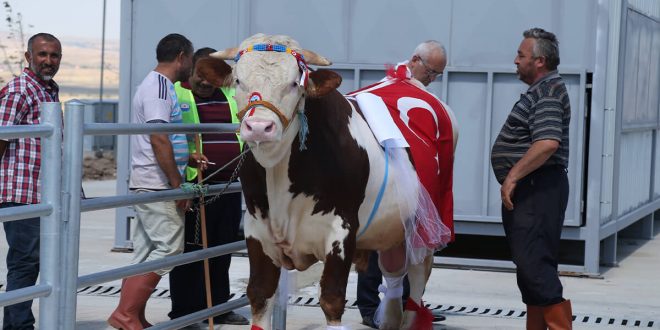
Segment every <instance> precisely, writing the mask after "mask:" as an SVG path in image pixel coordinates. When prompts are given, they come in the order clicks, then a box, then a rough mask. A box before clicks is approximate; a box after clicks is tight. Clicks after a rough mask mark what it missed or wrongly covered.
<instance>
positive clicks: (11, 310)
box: [0, 203, 40, 330]
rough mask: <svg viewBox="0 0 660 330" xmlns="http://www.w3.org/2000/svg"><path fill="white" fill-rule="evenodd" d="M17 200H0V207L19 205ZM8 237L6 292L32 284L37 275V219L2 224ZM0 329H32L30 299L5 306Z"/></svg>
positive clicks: (38, 221)
mask: <svg viewBox="0 0 660 330" xmlns="http://www.w3.org/2000/svg"><path fill="white" fill-rule="evenodd" d="M19 205H22V204H17V203H0V208H5V207H12V206H19ZM2 224H3V226H4V229H5V236H6V237H7V244H8V245H9V250H8V251H7V288H6V291H11V290H16V289H20V288H24V287H28V286H32V285H34V284H35V283H36V282H37V277H38V276H39V227H40V219H39V218H29V219H23V220H16V221H9V222H3V223H2ZM4 309H5V311H4V319H3V324H2V328H3V329H4V330H9V329H34V315H33V314H32V300H28V301H25V302H22V303H18V304H14V305H10V306H5V308H4Z"/></svg>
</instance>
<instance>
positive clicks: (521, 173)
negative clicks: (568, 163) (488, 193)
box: [500, 139, 559, 211]
mask: <svg viewBox="0 0 660 330" xmlns="http://www.w3.org/2000/svg"><path fill="white" fill-rule="evenodd" d="M557 149H559V141H557V140H551V139H546V140H538V141H536V142H534V143H532V146H531V147H530V148H529V149H528V150H527V152H526V153H525V154H524V155H523V157H522V158H521V159H520V160H519V161H518V162H517V163H516V164H515V165H514V166H513V167H512V168H511V170H510V171H509V174H507V176H506V178H505V179H504V182H502V187H501V188H500V194H501V196H502V203H503V204H504V207H506V208H507V210H509V211H510V210H513V202H512V201H511V197H512V196H513V192H514V190H515V189H516V185H517V184H518V181H519V180H521V179H522V178H524V177H526V176H527V175H528V174H529V173H532V172H533V171H535V170H536V169H538V168H539V167H541V165H543V164H544V163H545V162H546V161H547V160H548V159H549V158H550V156H552V154H554V153H555V152H556V151H557Z"/></svg>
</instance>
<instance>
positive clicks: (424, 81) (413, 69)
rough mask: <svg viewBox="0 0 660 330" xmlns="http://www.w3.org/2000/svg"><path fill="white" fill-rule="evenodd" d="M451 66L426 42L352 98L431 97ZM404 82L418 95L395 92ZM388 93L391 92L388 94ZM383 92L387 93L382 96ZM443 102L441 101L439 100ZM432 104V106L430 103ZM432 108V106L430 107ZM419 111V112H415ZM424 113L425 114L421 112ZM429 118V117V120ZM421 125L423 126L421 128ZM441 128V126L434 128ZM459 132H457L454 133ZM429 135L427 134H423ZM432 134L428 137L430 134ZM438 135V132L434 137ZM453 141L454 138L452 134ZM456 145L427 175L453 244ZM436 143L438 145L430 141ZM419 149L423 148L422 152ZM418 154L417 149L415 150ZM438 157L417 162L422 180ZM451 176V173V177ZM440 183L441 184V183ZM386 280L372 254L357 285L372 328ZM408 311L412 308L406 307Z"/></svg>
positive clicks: (432, 42) (439, 317)
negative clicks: (368, 95)
mask: <svg viewBox="0 0 660 330" xmlns="http://www.w3.org/2000/svg"><path fill="white" fill-rule="evenodd" d="M446 65H447V52H446V50H445V48H444V46H443V45H442V44H441V43H440V42H438V41H435V40H428V41H425V42H422V43H421V44H419V45H418V46H417V47H416V48H415V50H414V52H413V54H412V56H411V57H410V59H409V60H407V61H405V62H401V63H398V64H397V65H396V66H393V67H391V68H389V69H388V72H387V77H385V78H383V80H381V81H380V82H379V83H377V84H374V85H371V86H367V87H364V88H363V89H361V90H358V91H356V92H353V93H349V96H351V95H355V94H359V93H361V92H366V91H368V92H369V93H373V94H375V95H378V96H381V97H383V100H384V101H385V103H388V102H389V100H390V98H388V97H386V96H384V94H388V95H389V96H391V95H392V94H395V95H398V96H397V97H401V98H406V99H411V98H415V97H416V95H419V93H421V94H431V93H428V91H427V90H426V87H427V86H428V85H429V84H431V82H433V81H434V80H435V79H437V78H438V77H439V76H442V74H443V72H444V69H445V66H446ZM397 83H401V84H403V86H410V85H413V86H415V87H417V88H414V87H413V88H412V90H415V91H416V92H415V93H417V94H415V93H411V92H410V91H411V89H410V88H408V89H405V91H404V89H400V88H398V87H394V88H396V90H393V87H392V86H393V85H395V84H397ZM395 86H401V85H395ZM386 90H387V91H386ZM379 91H383V92H382V93H380V92H379ZM432 98H435V99H437V97H436V96H435V95H433V96H432ZM438 101H439V100H438ZM439 103H441V107H442V108H444V110H446V112H447V113H448V114H449V116H450V117H452V120H451V121H452V125H453V123H455V119H454V118H453V114H451V109H450V108H449V106H447V105H446V104H445V103H444V102H442V101H440V102H439ZM427 105H428V104H427ZM428 106H430V105H428ZM395 107H396V108H398V109H397V111H399V112H405V115H406V116H408V115H411V116H410V117H408V118H409V122H413V121H415V120H416V118H419V117H417V116H416V115H418V114H419V113H420V111H418V110H414V111H411V110H413V109H415V108H419V107H414V108H410V109H408V110H405V109H402V108H401V106H400V104H399V105H397V106H395ZM428 110H429V111H433V110H431V109H428ZM415 112H416V113H415ZM421 112H424V111H421ZM425 118H428V117H425ZM417 126H419V125H417ZM435 126H438V129H440V128H439V126H440V125H437V123H436V125H434V127H435ZM454 132H456V130H454ZM422 135H425V134H422ZM426 135H428V134H426ZM433 135H435V133H434V134H433ZM449 135H450V139H451V133H450V134H449ZM453 138H454V139H453V140H454V144H453V146H452V145H449V146H448V148H449V150H448V151H447V150H446V151H444V152H442V156H440V158H442V159H441V160H440V161H438V166H439V167H438V168H437V169H433V170H429V171H427V172H426V173H427V174H428V173H430V172H432V173H430V174H429V175H426V176H427V177H433V178H431V179H430V180H429V181H430V182H432V184H431V185H430V186H432V187H431V188H430V189H429V186H427V190H428V193H429V194H430V195H431V196H432V198H434V200H433V201H434V203H435V206H436V208H437V210H438V213H439V215H440V218H441V219H442V223H443V224H444V225H445V226H447V227H448V228H449V230H450V231H451V241H453V239H454V229H453V196H452V194H451V190H452V184H451V182H452V180H451V176H452V174H451V173H452V167H453V149H452V147H453V148H455V146H456V144H455V141H456V138H457V136H456V135H454V136H453ZM430 143H432V144H433V143H434V142H432V141H431V142H430ZM418 150H419V149H418ZM433 152H434V153H435V152H437V154H436V155H439V154H440V152H439V151H438V150H436V151H433ZM413 153H414V150H413ZM447 154H451V156H449V157H445V156H446V155H447ZM413 158H415V155H413ZM437 159H438V158H435V160H432V163H433V164H431V165H430V166H426V165H425V164H427V163H425V164H422V163H421V162H420V163H417V162H416V165H418V166H416V167H417V168H418V174H420V179H421V180H422V181H424V178H423V176H424V175H422V173H420V170H421V168H422V167H425V166H426V167H428V168H429V169H430V168H432V167H433V166H435V165H436V164H435V163H436V160H437ZM442 162H444V164H445V166H444V167H443V166H442V165H441V164H440V163H442ZM441 171H442V172H443V174H444V179H441V180H439V179H438V178H437V177H438V175H436V174H437V173H440V172H441ZM447 173H449V174H447ZM439 182H440V183H439ZM439 185H443V187H438V186H439ZM385 276H386V277H387V276H388V275H387V274H386V275H385ZM382 280H383V273H382V272H381V270H380V268H379V266H378V254H377V253H376V252H372V253H371V255H370V256H369V263H368V267H367V271H365V272H358V284H357V305H358V309H359V310H360V315H361V316H362V323H363V324H364V325H367V326H369V327H372V328H378V319H379V316H378V315H376V314H378V312H377V311H376V310H377V308H378V305H379V304H380V303H381V301H380V298H379V286H380V285H381V283H382ZM409 294H410V286H409V283H408V280H407V277H406V278H405V280H404V281H403V297H402V301H403V302H404V304H405V305H407V298H408V296H409ZM406 308H407V309H408V306H406ZM433 314H434V315H433V317H434V319H433V322H439V321H443V320H445V317H444V316H443V315H440V314H437V313H433Z"/></svg>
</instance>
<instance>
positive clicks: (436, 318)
mask: <svg viewBox="0 0 660 330" xmlns="http://www.w3.org/2000/svg"><path fill="white" fill-rule="evenodd" d="M431 314H433V323H436V322H442V321H444V320H446V319H447V318H446V317H445V316H444V315H442V314H440V311H439V310H435V309H434V310H432V311H431Z"/></svg>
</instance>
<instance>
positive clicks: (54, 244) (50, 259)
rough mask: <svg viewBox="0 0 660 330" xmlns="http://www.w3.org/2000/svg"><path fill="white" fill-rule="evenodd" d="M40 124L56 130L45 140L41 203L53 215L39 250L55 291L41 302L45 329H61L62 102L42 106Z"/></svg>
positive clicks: (46, 282)
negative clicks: (46, 206)
mask: <svg viewBox="0 0 660 330" xmlns="http://www.w3.org/2000/svg"><path fill="white" fill-rule="evenodd" d="M40 123H42V124H44V125H47V126H49V127H51V128H52V134H50V135H48V136H46V137H43V138H41V161H42V162H41V174H40V176H41V203H43V204H46V205H49V206H50V207H51V208H52V210H53V212H51V214H49V215H47V216H43V217H41V235H40V236H41V237H40V239H41V248H40V250H39V259H40V262H41V265H40V272H41V275H40V277H39V278H40V280H39V284H40V285H42V286H48V287H52V288H53V290H52V292H51V294H50V295H48V296H46V297H44V298H42V299H39V324H40V327H41V329H59V327H58V324H59V320H58V316H59V315H58V312H59V310H60V307H61V305H60V303H61V299H60V298H61V291H60V289H61V288H59V287H57V286H58V285H59V283H61V282H60V278H61V274H60V264H61V262H62V259H61V254H60V242H61V241H62V238H61V236H60V233H61V220H62V218H61V205H62V203H61V198H60V193H61V190H62V189H61V188H62V179H61V178H62V173H61V168H62V110H61V106H60V103H59V102H43V103H41V118H40Z"/></svg>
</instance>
